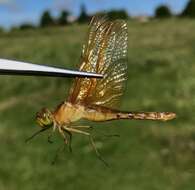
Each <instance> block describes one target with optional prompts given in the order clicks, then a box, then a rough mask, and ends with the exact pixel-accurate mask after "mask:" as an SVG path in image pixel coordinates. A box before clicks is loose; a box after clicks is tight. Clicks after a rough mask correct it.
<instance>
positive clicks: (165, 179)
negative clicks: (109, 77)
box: [0, 1, 195, 190]
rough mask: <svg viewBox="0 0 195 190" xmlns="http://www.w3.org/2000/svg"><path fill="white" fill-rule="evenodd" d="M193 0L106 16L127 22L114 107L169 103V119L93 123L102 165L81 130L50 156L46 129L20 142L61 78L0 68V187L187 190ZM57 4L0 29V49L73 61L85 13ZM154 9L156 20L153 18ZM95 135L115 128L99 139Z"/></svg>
mask: <svg viewBox="0 0 195 190" xmlns="http://www.w3.org/2000/svg"><path fill="white" fill-rule="evenodd" d="M194 4H195V3H194V1H189V3H188V4H187V6H186V8H185V9H184V10H183V11H182V12H181V13H180V14H178V15H174V14H173V13H172V11H171V10H170V8H168V7H167V6H165V5H162V6H159V7H157V8H156V11H155V14H154V16H153V17H143V16H141V17H136V18H134V17H131V16H129V15H127V13H126V12H125V11H123V10H112V11H110V12H108V15H109V17H110V18H113V19H115V18H122V19H126V20H127V23H128V33H129V42H128V48H129V49H128V82H127V87H126V91H125V93H124V97H123V99H122V102H121V109H122V110H131V111H132V110H133V111H173V112H176V113H177V115H178V118H177V119H176V120H174V121H170V122H166V123H163V122H152V121H113V122H105V123H92V122H87V121H80V122H79V123H82V124H87V125H90V126H94V127H95V129H94V131H93V134H94V135H95V139H96V144H97V147H98V148H99V150H100V151H101V153H102V156H103V157H104V159H105V160H106V161H107V162H108V163H109V164H110V168H106V167H105V166H104V165H103V164H102V162H100V161H99V160H98V159H97V157H96V156H95V153H94V151H93V150H92V149H91V146H90V145H89V141H88V139H87V138H86V137H84V136H81V135H74V138H73V153H69V151H68V149H66V150H65V152H63V153H61V154H60V155H59V158H58V161H57V162H56V164H55V165H51V162H52V160H53V158H54V156H55V153H56V150H57V149H58V148H59V146H61V144H62V140H61V137H60V136H59V135H58V134H55V136H54V137H53V141H54V142H53V144H49V143H48V142H47V136H48V133H47V132H46V133H45V134H41V135H40V136H38V137H37V138H35V139H34V140H32V142H30V143H28V144H26V143H25V139H26V138H28V137H29V136H31V134H32V133H34V132H35V131H37V130H38V129H39V128H38V127H37V124H36V123H35V114H36V112H37V111H39V110H40V109H41V108H42V107H48V108H50V109H54V108H55V107H56V106H57V105H58V104H59V103H60V102H61V101H63V100H65V99H66V97H67V96H68V90H69V87H70V85H71V83H72V80H71V79H64V78H49V77H43V78H41V77H19V76H17V77H16V76H0V89H1V91H0V92H1V93H0V121H1V122H0V145H1V146H0V155H1V159H0V160H1V163H0V190H12V189H14V190H16V189H18V190H19V189H25V190H34V189H37V190H43V189H47V190H50V189H54V188H55V189H70V190H73V189H90V190H96V189H97V190H99V189H108V190H109V189H114V190H119V189H123V190H129V189H132V190H141V189H145V190H147V189H148V190H153V189H154V190H162V189H166V190H173V189H177V190H184V189H185V190H190V189H194V188H195V182H194V178H195V117H194V113H195V64H194V60H195V33H194V31H195V20H194V19H193V18H194V12H195V5H194ZM69 14H70V13H68V12H66V11H62V12H61V13H60V16H59V18H57V19H56V18H53V17H52V15H51V14H50V12H49V11H45V12H44V13H43V14H42V16H41V18H40V24H39V26H34V25H31V24H29V23H25V24H22V25H21V26H19V27H17V28H12V29H11V30H10V31H4V30H3V29H2V31H1V32H0V49H1V51H0V57H1V58H9V59H16V60H24V61H29V62H33V63H41V64H48V65H56V66H62V67H65V68H73V69H78V63H79V57H80V54H81V48H82V44H83V42H84V39H85V37H86V33H87V23H88V20H89V19H90V17H91V16H92V15H88V14H87V11H86V9H85V6H84V5H82V7H81V13H80V16H79V17H78V18H77V19H76V20H74V21H71V22H70V20H68V19H67V18H68V15H69ZM161 18H162V19H161ZM102 133H103V134H119V135H120V137H119V138H104V136H103V135H102Z"/></svg>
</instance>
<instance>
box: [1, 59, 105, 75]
mask: <svg viewBox="0 0 195 190" xmlns="http://www.w3.org/2000/svg"><path fill="white" fill-rule="evenodd" d="M0 75H26V76H53V77H94V78H102V77H103V75H101V74H97V73H90V72H82V71H74V70H69V69H64V68H59V67H51V66H46V65H38V64H32V63H27V62H21V61H14V60H8V59H0Z"/></svg>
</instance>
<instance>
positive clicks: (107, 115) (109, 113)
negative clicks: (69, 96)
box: [84, 106, 176, 121]
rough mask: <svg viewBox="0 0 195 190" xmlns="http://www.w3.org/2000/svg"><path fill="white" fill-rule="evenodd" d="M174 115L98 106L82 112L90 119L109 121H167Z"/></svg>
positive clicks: (174, 115)
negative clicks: (126, 110)
mask: <svg viewBox="0 0 195 190" xmlns="http://www.w3.org/2000/svg"><path fill="white" fill-rule="evenodd" d="M175 117H176V114H175V113H172V112H121V111H117V110H112V109H109V108H105V107H99V106H96V107H93V108H90V109H86V110H85V114H84V118H85V119H88V120H91V121H109V120H118V119H131V120H132V119H133V120H159V121H167V120H171V119H174V118H175Z"/></svg>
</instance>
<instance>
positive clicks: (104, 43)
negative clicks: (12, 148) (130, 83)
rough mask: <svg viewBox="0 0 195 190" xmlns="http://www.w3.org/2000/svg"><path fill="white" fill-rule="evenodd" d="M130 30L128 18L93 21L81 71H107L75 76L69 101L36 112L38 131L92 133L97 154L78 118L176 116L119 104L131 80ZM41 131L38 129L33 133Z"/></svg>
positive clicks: (66, 136) (68, 134) (163, 118)
mask: <svg viewBox="0 0 195 190" xmlns="http://www.w3.org/2000/svg"><path fill="white" fill-rule="evenodd" d="M127 46H128V30H127V23H126V22H125V21H124V20H114V21H111V20H109V19H107V18H105V17H100V16H97V15H96V16H94V17H93V18H92V20H91V22H90V24H89V29H88V38H87V42H86V43H85V45H84V46H83V50H82V54H81V60H80V67H79V70H80V71H86V72H94V73H98V74H102V75H103V79H98V78H87V77H85V78H79V77H77V78H75V79H74V82H73V85H72V87H71V89H70V92H69V96H68V98H67V100H66V101H64V102H62V103H61V104H60V105H58V106H57V108H56V109H55V110H54V111H50V110H49V109H47V108H43V109H42V110H41V111H40V112H38V113H37V115H36V121H37V123H38V125H39V126H40V127H41V130H40V131H38V133H40V132H42V131H45V130H47V129H49V128H52V129H53V130H52V132H54V131H56V130H57V131H58V132H59V133H60V134H61V136H62V138H63V140H64V143H65V144H69V145H70V144H71V139H72V134H76V133H78V134H82V135H85V136H88V137H89V139H90V142H91V145H92V146H93V148H94V150H95V152H96V154H97V156H98V157H99V158H100V159H101V157H100V153H99V151H98V150H97V148H96V147H95V143H94V140H93V137H92V135H91V132H90V130H88V129H90V128H91V127H90V126H74V122H76V121H78V120H80V119H86V120H89V121H95V122H104V121H110V120H120V119H128V120H133V119H134V120H160V121H167V120H172V119H174V118H175V117H176V114H175V113H173V112H131V111H120V110H118V109H117V108H118V105H119V103H120V98H121V96H122V94H123V91H124V88H125V82H126V81H127ZM38 133H35V134H34V135H33V136H32V137H30V138H29V139H31V138H33V137H34V136H35V135H37V134H38Z"/></svg>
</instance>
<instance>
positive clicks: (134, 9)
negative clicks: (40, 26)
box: [0, 0, 188, 28]
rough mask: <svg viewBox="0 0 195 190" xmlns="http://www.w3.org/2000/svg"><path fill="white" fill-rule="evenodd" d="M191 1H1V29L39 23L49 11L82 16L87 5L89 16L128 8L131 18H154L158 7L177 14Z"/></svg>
mask: <svg viewBox="0 0 195 190" xmlns="http://www.w3.org/2000/svg"><path fill="white" fill-rule="evenodd" d="M187 2H188V0H0V26H3V27H6V28H9V27H10V26H13V25H18V24H21V23H24V22H31V23H38V21H39V18H40V15H41V13H42V12H43V11H44V10H46V9H49V10H51V12H52V14H53V15H57V14H58V13H59V11H61V10H62V9H67V10H69V11H71V12H72V14H73V15H75V16H77V15H78V14H79V10H80V5H81V4H84V5H85V6H86V9H87V11H88V13H94V12H96V11H99V10H109V9H122V8H123V9H125V10H126V11H127V12H128V13H129V14H130V15H152V14H153V13H154V10H155V8H156V7H157V6H158V5H161V4H166V5H168V6H169V7H170V8H171V10H172V11H173V12H174V13H178V12H180V11H181V10H183V8H184V7H185V5H186V3H187Z"/></svg>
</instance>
